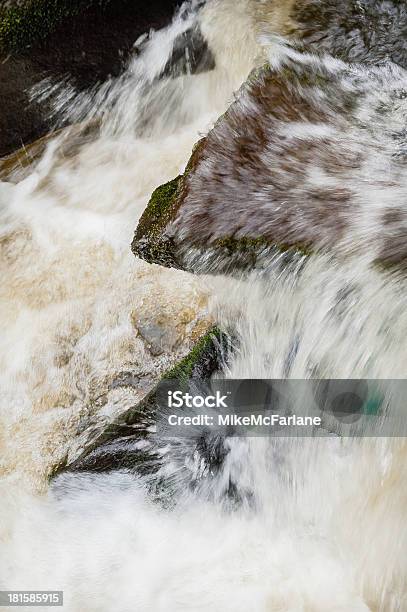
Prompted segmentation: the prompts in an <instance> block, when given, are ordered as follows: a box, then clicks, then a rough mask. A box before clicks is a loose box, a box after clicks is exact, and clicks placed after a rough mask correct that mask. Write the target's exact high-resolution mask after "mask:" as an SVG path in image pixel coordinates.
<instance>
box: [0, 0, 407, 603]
mask: <svg viewBox="0 0 407 612" xmlns="http://www.w3.org/2000/svg"><path fill="white" fill-rule="evenodd" d="M269 5H270V3H267V2H265V3H264V2H263V3H262V2H256V1H250V0H213V1H211V2H208V3H207V4H206V5H205V6H203V7H202V6H200V3H192V5H190V4H188V5H185V6H184V7H183V8H182V9H181V10H180V11H179V12H178V13H177V15H176V16H175V17H174V21H173V23H172V24H171V25H170V26H168V28H165V29H164V30H161V31H158V32H152V33H150V35H149V36H148V37H147V38H146V39H145V40H143V41H139V43H138V49H139V51H138V53H137V54H135V57H134V59H133V60H132V61H131V63H130V64H129V66H128V67H127V69H126V71H125V73H124V74H123V76H122V77H120V78H119V79H116V80H112V81H109V82H108V83H105V84H103V85H101V86H100V87H99V88H98V89H97V90H95V91H92V92H89V93H88V94H81V95H76V93H75V91H74V90H73V89H72V88H71V87H70V86H69V83H66V82H64V83H63V84H53V83H50V82H48V81H44V83H42V84H41V85H40V86H38V87H37V88H36V90H35V91H33V96H39V95H40V96H49V97H50V99H51V100H52V102H53V104H54V108H55V120H56V122H57V121H62V120H64V121H65V120H66V119H67V117H68V118H70V121H71V122H74V123H75V127H73V128H72V129H71V130H68V131H66V130H65V131H64V130H62V131H61V132H57V133H56V134H55V136H54V137H53V138H52V139H50V140H49V142H48V144H47V148H46V150H45V152H44V154H43V155H42V157H41V158H40V159H39V160H37V161H36V162H35V163H34V166H33V168H32V170H31V171H30V172H29V173H26V174H25V175H24V176H20V177H19V179H18V180H10V182H2V183H0V247H1V251H2V256H1V261H0V266H1V278H2V283H1V287H0V321H1V327H2V342H1V347H0V365H1V369H0V381H1V382H0V384H1V389H2V392H1V397H0V410H1V412H0V418H1V420H0V452H1V463H0V489H1V500H2V501H1V507H0V588H1V589H7V590H11V589H24V590H30V589H31V590H39V589H41V590H47V589H48V590H52V589H58V590H63V591H64V593H65V608H66V609H67V610H69V611H78V612H92V611H95V612H103V611H106V612H113V611H118V612H127V611H128V612H134V611H135V610H137V611H138V610H140V611H143V612H144V611H150V610H151V611H152V612H158V611H165V612H170V611H173V612H179V611H181V610H188V611H195V610H196V611H198V610H202V611H209V610H211V611H219V612H220V611H222V612H224V611H228V610H230V611H232V610H233V611H234V612H236V611H242V612H243V611H247V610H256V611H257V610H258V611H263V610H264V611H270V612H283V611H284V612H328V611H329V612H331V611H332V612H334V611H335V612H368V611H369V610H370V611H372V612H379V611H380V612H402V611H403V610H406V609H407V585H406V576H407V554H406V550H407V548H406V546H407V527H406V521H405V509H406V503H407V489H406V475H407V474H406V472H407V467H406V466H407V462H406V459H407V447H406V444H405V441H404V439H403V438H370V439H341V438H339V437H338V438H336V437H333V438H313V439H297V440H288V439H279V440H274V441H273V442H271V441H270V440H267V439H264V438H248V439H238V438H236V439H231V440H227V441H226V442H225V444H226V447H227V450H228V452H227V455H226V457H225V460H224V463H223V465H222V468H221V469H220V470H219V473H217V475H216V477H215V478H212V479H210V484H209V485H208V486H207V487H201V488H198V489H196V488H195V489H194V488H191V487H188V484H189V483H188V479H190V480H191V481H192V480H193V479H194V478H195V479H196V473H197V470H199V466H197V465H196V463H194V457H193V456H189V455H188V453H189V452H190V449H189V448H188V447H187V446H186V447H185V457H184V466H183V467H184V468H185V466H186V467H187V469H183V470H182V474H181V473H180V474H179V475H178V476H177V470H178V469H179V456H178V457H177V461H178V463H177V462H176V461H175V459H174V462H173V464H172V461H173V458H172V456H171V449H170V450H169V451H168V453H167V454H166V456H165V461H163V468H162V469H163V473H164V475H165V474H169V473H171V474H172V477H174V474H175V477H176V478H177V477H179V481H180V484H181V486H179V487H178V489H177V498H176V500H175V503H174V502H173V503H171V505H170V506H169V507H166V505H165V504H157V503H155V502H154V501H153V500H152V499H151V497H150V496H149V494H148V477H137V476H134V475H130V474H128V473H125V472H122V471H118V472H115V473H110V474H106V475H86V474H84V475H78V474H72V475H66V476H63V477H61V478H60V479H59V484H58V486H56V487H51V488H50V487H49V486H48V476H49V475H50V474H51V473H52V471H53V469H54V467H55V466H56V465H57V464H58V463H59V462H61V461H63V460H64V458H66V457H68V458H72V457H75V456H76V454H77V452H78V448H79V447H80V445H81V444H82V443H83V439H86V436H87V434H88V432H89V431H93V430H95V429H96V430H97V429H102V428H103V426H104V425H105V424H106V423H107V422H109V421H110V420H111V419H112V418H114V416H115V415H117V414H119V413H120V412H121V411H122V410H124V409H125V408H126V407H128V406H131V405H133V404H134V403H135V401H138V400H139V399H141V398H142V397H143V395H144V394H145V393H146V392H147V391H148V390H149V389H150V388H151V387H152V385H153V384H154V382H156V381H157V380H158V378H159V376H160V374H162V372H163V371H165V369H166V368H168V367H169V366H170V365H171V364H173V363H175V362H176V361H177V360H178V359H179V358H180V357H182V356H183V355H185V354H186V352H187V351H188V350H189V349H190V348H191V347H192V345H193V342H194V340H196V338H198V337H199V336H200V335H201V334H202V332H203V331H204V330H205V329H207V328H208V327H209V325H210V324H211V322H212V321H216V322H218V323H219V324H220V326H221V327H223V328H225V329H231V330H233V334H234V335H235V336H236V337H237V338H238V339H239V344H238V349H237V350H236V352H235V353H234V355H233V357H232V359H231V360H230V362H229V363H228V365H227V366H225V367H226V370H225V376H228V377H231V378H284V377H290V378H300V379H301V378H310V377H316V378H329V377H332V378H333V377H336V378H352V377H353V378H355V377H360V378H383V379H385V378H404V377H405V374H406V371H407V355H406V351H405V342H404V338H405V335H406V331H407V308H406V297H405V296H406V295H407V292H406V287H405V281H404V280H403V278H402V277H395V276H391V275H387V273H385V272H380V271H378V270H375V269H373V268H371V267H370V266H369V261H368V257H366V258H365V259H366V261H364V258H363V257H362V258H360V257H358V260H357V262H356V263H357V265H355V261H352V259H351V258H350V259H349V260H346V261H344V262H343V263H338V262H336V263H335V262H333V261H331V260H330V259H329V258H328V257H322V256H321V257H318V258H315V259H312V260H310V261H309V262H308V263H306V264H304V266H303V267H302V269H301V272H298V273H296V272H295V271H291V273H290V274H288V273H287V274H281V273H277V272H274V273H270V275H268V276H267V275H264V274H261V275H260V274H256V273H252V274H251V275H249V276H248V277H246V278H245V279H241V280H238V279H232V278H224V277H220V276H216V277H198V276H197V277H194V276H192V275H190V274H187V273H183V272H179V271H175V270H169V269H164V268H160V267H158V266H151V265H148V264H146V263H145V262H143V261H140V260H136V259H135V257H134V256H133V255H132V253H131V251H130V243H131V240H132V237H133V232H134V229H135V227H136V224H137V221H138V218H139V217H140V215H141V214H142V212H143V210H144V208H145V206H146V204H147V202H148V199H149V197H150V195H151V193H152V191H153V190H154V189H155V187H156V186H158V185H160V184H162V183H164V182H166V181H168V180H170V179H172V178H174V177H175V176H177V175H178V174H180V173H181V172H183V169H184V167H185V164H186V162H187V161H188V159H189V156H190V153H191V150H192V148H193V145H194V144H195V143H196V142H197V140H199V138H200V136H201V135H202V134H205V133H206V132H207V131H208V129H210V128H211V127H212V125H213V124H214V122H215V121H216V119H217V118H218V117H219V116H220V115H221V114H222V113H223V112H224V111H225V110H226V109H227V108H228V106H229V104H230V103H231V102H232V101H233V95H234V92H235V91H236V90H237V89H238V88H239V86H240V85H241V83H242V82H243V81H244V80H245V78H246V77H247V75H248V74H249V72H250V70H251V69H252V68H253V67H254V66H256V65H259V64H260V63H261V61H262V57H264V56H265V55H267V53H270V52H271V51H270V45H269V42H268V38H267V36H264V35H261V34H264V28H265V27H266V25H267V19H268V18H269V15H270V10H269ZM280 17H281V18H282V16H280ZM265 24H266V25H265ZM196 26H199V28H200V30H201V32H202V33H203V35H204V37H205V39H206V40H207V41H208V47H209V49H210V50H211V52H212V54H213V56H214V59H215V64H216V66H215V68H214V69H213V70H208V71H203V72H199V73H197V74H192V73H188V71H187V73H186V74H181V75H178V76H177V75H176V76H174V75H172V76H171V75H169V74H167V70H166V67H167V65H168V62H169V59H170V58H171V54H172V49H173V46H174V43H175V42H176V41H177V40H179V37H180V35H182V33H183V32H187V31H189V30H190V29H191V28H193V27H196ZM266 29H267V28H266ZM81 126H82V127H81ZM83 126H90V127H89V134H90V135H89V134H88V136H87V137H86V138H85V139H83V138H82V139H81V138H79V141H78V142H76V141H74V139H75V138H77V133H78V130H79V132H80V131H81V130H82V128H83ZM71 139H72V140H71ZM67 144H68V146H67ZM70 144H71V145H72V146H69V145H70ZM225 214H227V209H226V208H225ZM129 372H131V375H132V384H123V385H120V384H117V381H120V380H122V379H123V377H126V376H127V375H128V373H129ZM178 453H179V449H178ZM230 482H233V484H234V487H235V489H236V491H237V492H238V493H239V497H240V500H241V503H239V504H237V505H236V506H235V507H232V508H231V507H230V505H229V504H227V503H225V498H226V492H227V489H228V487H229V485H230ZM44 609H45V608H44Z"/></svg>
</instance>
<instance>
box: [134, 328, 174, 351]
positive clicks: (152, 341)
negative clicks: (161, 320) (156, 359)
mask: <svg viewBox="0 0 407 612" xmlns="http://www.w3.org/2000/svg"><path fill="white" fill-rule="evenodd" d="M136 326H137V329H138V332H139V334H140V336H141V337H142V338H143V340H144V342H145V344H146V346H147V349H148V350H149V351H150V353H151V354H152V355H154V356H158V355H161V354H162V353H164V352H166V351H171V350H172V349H173V348H174V347H175V345H176V344H177V342H178V340H179V337H178V334H177V333H176V331H175V330H171V329H167V328H166V327H165V326H163V325H159V324H157V323H155V322H153V321H143V320H139V321H137V323H136Z"/></svg>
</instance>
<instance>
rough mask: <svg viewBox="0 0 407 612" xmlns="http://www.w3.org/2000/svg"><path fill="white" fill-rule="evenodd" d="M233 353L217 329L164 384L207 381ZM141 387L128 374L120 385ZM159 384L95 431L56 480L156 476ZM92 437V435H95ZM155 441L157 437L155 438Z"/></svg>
mask: <svg viewBox="0 0 407 612" xmlns="http://www.w3.org/2000/svg"><path fill="white" fill-rule="evenodd" d="M230 350H231V344H230V339H229V337H228V336H227V335H226V334H225V333H223V332H221V331H220V330H219V329H217V328H213V329H212V330H210V331H209V332H208V333H206V334H205V335H204V336H203V337H201V339H200V340H199V341H198V342H197V343H196V345H195V347H194V348H193V349H192V351H191V352H190V353H189V354H188V355H187V356H186V357H185V358H184V359H182V360H181V361H180V362H179V363H178V364H177V365H176V366H175V367H173V368H172V369H171V370H169V371H168V372H166V373H165V374H164V375H163V377H162V381H175V382H176V384H179V385H181V386H182V385H185V384H188V383H189V381H192V380H195V379H196V380H205V379H208V378H209V377H210V376H212V375H213V374H214V373H215V372H217V371H219V370H221V369H222V368H223V367H224V365H225V363H226V362H227V360H228V353H229V351H230ZM124 383H126V384H135V383H136V384H138V381H135V380H134V379H133V378H132V377H131V373H129V372H127V373H125V374H124V375H123V376H121V377H120V380H118V382H117V384H118V385H120V384H124ZM159 387H160V383H158V385H157V386H156V387H155V388H154V389H153V390H152V391H151V392H150V393H148V394H147V395H146V396H145V398H144V399H143V400H142V401H140V402H139V403H138V404H137V405H135V406H133V407H132V408H130V409H128V410H126V411H125V412H124V413H123V414H121V415H120V417H118V418H117V419H116V420H115V421H114V422H112V423H110V424H106V426H105V427H104V429H103V431H102V432H101V431H100V428H97V427H92V428H91V431H90V433H89V435H87V436H86V443H85V445H84V446H83V448H82V450H81V452H80V453H79V455H78V456H77V457H76V458H75V459H74V460H72V459H71V460H70V461H69V462H67V463H65V464H64V465H59V466H58V467H57V469H56V470H55V472H54V476H56V475H59V474H61V473H65V472H106V471H111V470H117V469H126V470H130V471H137V472H139V473H141V474H143V473H154V472H155V471H157V470H158V469H159V467H160V455H159V453H158V449H157V448H156V447H155V446H154V442H152V443H150V442H149V438H150V436H151V432H152V431H153V428H154V426H155V424H156V415H157V411H159V410H160V407H159V401H160V400H159V395H158V393H159V392H158V389H159ZM92 434H93V435H92ZM153 438H154V436H153Z"/></svg>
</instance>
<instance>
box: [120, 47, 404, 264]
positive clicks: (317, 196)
mask: <svg viewBox="0 0 407 612" xmlns="http://www.w3.org/2000/svg"><path fill="white" fill-rule="evenodd" d="M270 57H271V60H270V63H269V64H267V65H265V66H264V67H263V68H262V69H260V70H257V71H255V72H254V73H253V74H252V75H251V76H250V78H249V79H248V81H247V82H246V84H245V85H244V86H243V87H242V88H241V90H240V92H239V93H238V95H237V99H236V102H235V103H234V104H233V105H232V106H231V107H230V108H229V110H228V111H227V112H226V113H225V115H224V116H223V117H221V118H220V119H219V120H218V121H217V123H216V124H215V126H214V128H213V129H212V130H211V131H210V132H209V134H208V135H207V137H206V138H204V139H202V140H201V141H200V142H199V143H198V144H197V145H196V147H195V150H194V152H193V154H192V157H191V159H190V161H189V163H188V166H187V168H186V171H185V174H184V175H183V176H180V177H177V178H176V179H174V180H173V181H171V182H170V183H167V184H166V185H163V186H161V187H159V188H158V189H157V190H156V191H155V192H154V194H153V196H152V198H151V200H150V203H149V205H148V206H147V209H146V210H145V212H144V214H143V216H142V218H141V220H140V223H139V225H138V228H137V230H136V234H135V238H134V241H133V245H132V249H133V252H134V253H135V255H137V256H139V257H141V258H143V259H145V260H146V261H149V262H154V263H158V264H161V265H165V266H173V267H177V268H181V269H186V270H190V271H194V272H225V271H230V270H234V269H236V268H250V267H253V266H254V265H256V266H264V265H268V264H269V263H270V261H275V259H276V257H277V259H279V261H280V260H281V258H283V259H284V260H286V259H287V257H288V259H289V260H291V259H292V256H293V255H294V257H296V256H297V255H298V256H300V257H302V256H303V255H308V254H309V253H310V252H314V251H329V252H332V251H335V252H336V253H339V252H341V249H342V247H345V248H344V251H346V252H347V253H349V252H352V253H354V252H359V253H361V254H363V255H364V256H368V257H369V258H370V259H371V260H372V261H379V262H380V263H383V264H393V263H398V264H400V263H402V264H403V265H404V264H405V263H406V262H407V247H406V244H407V240H406V238H407V214H406V210H405V202H406V196H407V154H406V150H405V134H406V121H405V117H406V111H407V93H406V92H407V77H406V73H405V72H404V71H403V70H402V69H400V68H398V67H396V66H395V65H393V64H381V65H379V66H375V67H373V66H369V67H365V66H363V65H350V64H346V63H344V62H342V61H339V60H335V59H333V58H332V57H331V56H324V57H317V56H315V55H310V54H307V53H302V52H300V51H298V50H295V49H293V48H291V47H288V46H282V45H281V44H279V45H277V46H276V47H275V48H274V49H272V50H271V52H270Z"/></svg>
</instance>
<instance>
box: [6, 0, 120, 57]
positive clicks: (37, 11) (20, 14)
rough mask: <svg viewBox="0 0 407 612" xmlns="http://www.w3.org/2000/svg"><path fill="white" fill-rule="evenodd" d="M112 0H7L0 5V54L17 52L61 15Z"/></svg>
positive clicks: (51, 27) (41, 35) (44, 34)
mask: <svg viewBox="0 0 407 612" xmlns="http://www.w3.org/2000/svg"><path fill="white" fill-rule="evenodd" d="M111 1H112V0H11V1H10V2H8V3H5V4H3V6H0V54H3V55H4V54H8V53H17V52H19V51H22V50H24V49H26V48H27V47H29V46H30V45H32V44H33V43H34V42H36V41H37V40H41V39H45V38H46V37H47V36H48V35H49V34H50V33H51V32H52V31H53V30H54V29H55V28H57V27H58V25H59V24H60V23H62V21H63V20H64V19H67V18H70V17H74V16H76V15H79V14H81V13H82V12H83V11H86V10H87V9H89V8H90V7H91V6H100V8H101V10H103V8H104V7H106V6H107V4H109V2H111Z"/></svg>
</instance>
